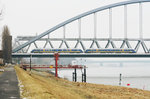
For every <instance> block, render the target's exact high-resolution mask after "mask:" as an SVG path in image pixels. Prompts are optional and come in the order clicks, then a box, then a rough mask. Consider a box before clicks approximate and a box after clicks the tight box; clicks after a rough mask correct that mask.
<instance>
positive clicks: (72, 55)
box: [12, 53, 150, 58]
mask: <svg viewBox="0 0 150 99" xmlns="http://www.w3.org/2000/svg"><path fill="white" fill-rule="evenodd" d="M30 56H32V57H54V54H53V53H12V57H13V58H17V57H30ZM59 57H66V58H67V57H68V58H69V57H70V58H72V57H84V58H90V57H97V58H100V57H123V58H126V57H150V53H146V54H145V53H141V54H137V53H117V54H115V53H107V54H106V53H105V54H104V53H103V54H102V53H88V54H85V53H78V54H77V53H60V54H59Z"/></svg>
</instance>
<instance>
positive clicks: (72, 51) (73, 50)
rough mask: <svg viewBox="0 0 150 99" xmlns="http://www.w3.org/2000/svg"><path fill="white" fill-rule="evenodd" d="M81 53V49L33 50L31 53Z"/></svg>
mask: <svg viewBox="0 0 150 99" xmlns="http://www.w3.org/2000/svg"><path fill="white" fill-rule="evenodd" d="M55 52H58V53H83V51H82V50H81V49H33V50H32V51H31V53H55Z"/></svg>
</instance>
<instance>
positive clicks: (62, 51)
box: [31, 48, 136, 53]
mask: <svg viewBox="0 0 150 99" xmlns="http://www.w3.org/2000/svg"><path fill="white" fill-rule="evenodd" d="M55 52H58V53H83V52H84V53H136V51H135V50H134V49H131V48H126V49H123V48H122V49H117V48H113V49H102V48H99V49H92V48H91V49H86V50H85V51H82V50H81V49H33V50H32V51H31V53H55Z"/></svg>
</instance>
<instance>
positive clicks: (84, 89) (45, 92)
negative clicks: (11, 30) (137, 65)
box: [15, 67, 150, 99]
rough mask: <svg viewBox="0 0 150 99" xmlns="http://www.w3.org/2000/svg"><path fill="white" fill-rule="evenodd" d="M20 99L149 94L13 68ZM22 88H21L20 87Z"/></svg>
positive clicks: (145, 98) (118, 98)
mask: <svg viewBox="0 0 150 99" xmlns="http://www.w3.org/2000/svg"><path fill="white" fill-rule="evenodd" d="M15 69H16V72H17V75H18V79H19V80H20V83H21V85H20V86H21V90H22V94H21V95H22V98H23V97H26V98H27V99H150V92H149V91H143V90H139V89H132V88H125V87H118V86H106V85H98V84H89V83H75V82H70V81H67V80H64V79H60V78H55V77H53V76H52V75H50V74H48V73H45V72H36V71H32V74H31V75H30V74H29V72H26V71H24V70H22V69H21V68H19V67H15ZM22 86H23V87H22Z"/></svg>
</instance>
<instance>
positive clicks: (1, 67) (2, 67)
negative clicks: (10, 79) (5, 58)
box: [0, 66, 5, 75]
mask: <svg viewBox="0 0 150 99" xmlns="http://www.w3.org/2000/svg"><path fill="white" fill-rule="evenodd" d="M4 68H5V67H4V66H0V69H1V70H0V75H1V74H2V73H3V72H4V71H2V70H3V69H4Z"/></svg>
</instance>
